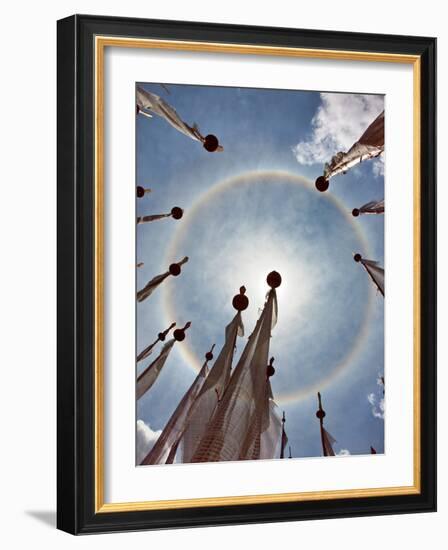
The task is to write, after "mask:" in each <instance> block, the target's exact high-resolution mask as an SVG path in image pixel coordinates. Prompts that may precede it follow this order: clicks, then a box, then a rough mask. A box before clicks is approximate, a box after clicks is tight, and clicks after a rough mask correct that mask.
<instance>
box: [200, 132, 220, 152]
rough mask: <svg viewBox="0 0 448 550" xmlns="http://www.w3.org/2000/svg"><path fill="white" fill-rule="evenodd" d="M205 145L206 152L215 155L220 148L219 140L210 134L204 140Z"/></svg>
mask: <svg viewBox="0 0 448 550" xmlns="http://www.w3.org/2000/svg"><path fill="white" fill-rule="evenodd" d="M203 145H204V149H205V150H206V151H208V152H209V153H214V152H215V151H216V149H218V147H219V141H218V138H217V137H216V136H215V135H213V134H208V135H207V136H205V138H204V143H203Z"/></svg>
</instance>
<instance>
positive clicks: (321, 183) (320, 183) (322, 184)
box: [315, 176, 330, 193]
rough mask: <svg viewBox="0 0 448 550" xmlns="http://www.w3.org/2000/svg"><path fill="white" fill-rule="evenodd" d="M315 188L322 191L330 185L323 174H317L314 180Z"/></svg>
mask: <svg viewBox="0 0 448 550" xmlns="http://www.w3.org/2000/svg"><path fill="white" fill-rule="evenodd" d="M315 185H316V189H317V190H318V191H320V192H321V193H323V192H324V191H326V190H327V189H328V187H329V186H330V182H329V181H328V180H327V178H326V177H325V176H319V177H318V178H317V180H316V182H315Z"/></svg>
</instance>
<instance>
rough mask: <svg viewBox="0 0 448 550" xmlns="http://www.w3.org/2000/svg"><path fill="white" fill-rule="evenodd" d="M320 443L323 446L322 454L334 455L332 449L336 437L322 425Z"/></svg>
mask: <svg viewBox="0 0 448 550" xmlns="http://www.w3.org/2000/svg"><path fill="white" fill-rule="evenodd" d="M321 429H322V445H323V448H324V456H335V455H334V451H333V445H334V444H335V443H336V439H335V438H334V437H333V436H332V435H331V434H330V433H328V432H327V430H326V429H325V428H324V427H323V426H322V428H321Z"/></svg>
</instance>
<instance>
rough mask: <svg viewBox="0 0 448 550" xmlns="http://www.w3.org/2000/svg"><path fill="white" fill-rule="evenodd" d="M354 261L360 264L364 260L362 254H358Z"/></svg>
mask: <svg viewBox="0 0 448 550" xmlns="http://www.w3.org/2000/svg"><path fill="white" fill-rule="evenodd" d="M353 259H354V260H355V262H360V261H361V260H362V256H361V254H359V253H358V252H357V253H356V254H355V255H354V256H353Z"/></svg>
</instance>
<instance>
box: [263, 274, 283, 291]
mask: <svg viewBox="0 0 448 550" xmlns="http://www.w3.org/2000/svg"><path fill="white" fill-rule="evenodd" d="M266 282H267V283H268V285H269V286H270V287H271V288H278V287H279V286H280V285H281V284H282V276H281V275H280V273H278V272H277V271H271V272H270V273H269V275H268V276H267V277H266Z"/></svg>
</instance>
